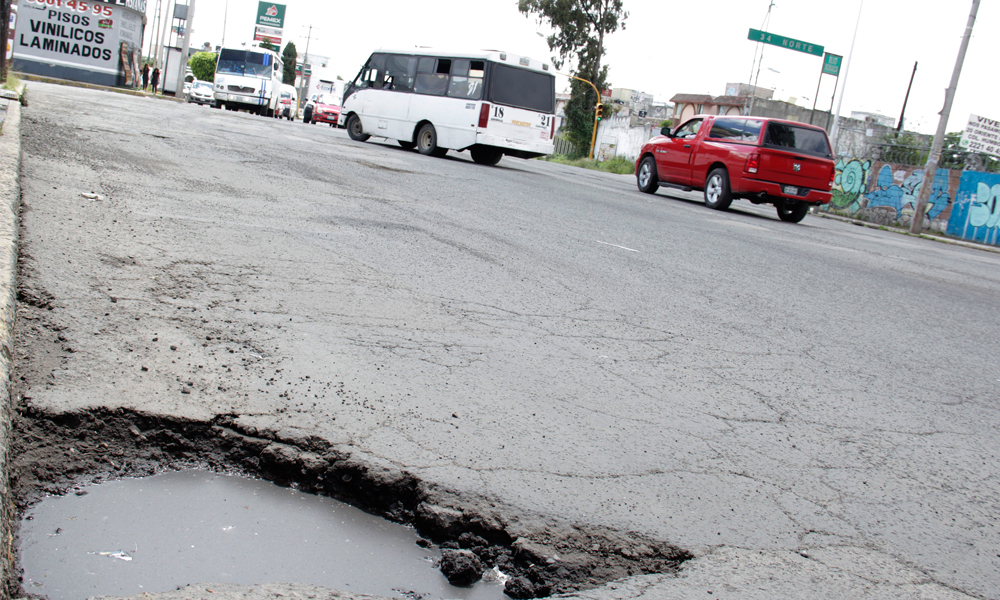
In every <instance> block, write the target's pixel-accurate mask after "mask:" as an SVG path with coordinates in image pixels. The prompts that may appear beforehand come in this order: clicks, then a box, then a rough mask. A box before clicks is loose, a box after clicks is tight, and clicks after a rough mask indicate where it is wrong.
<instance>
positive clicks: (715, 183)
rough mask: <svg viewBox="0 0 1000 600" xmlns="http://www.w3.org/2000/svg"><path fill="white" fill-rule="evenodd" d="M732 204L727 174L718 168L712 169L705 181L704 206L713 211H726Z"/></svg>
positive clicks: (731, 193)
mask: <svg viewBox="0 0 1000 600" xmlns="http://www.w3.org/2000/svg"><path fill="white" fill-rule="evenodd" d="M732 203H733V192H732V190H731V189H730V188H729V173H727V172H726V170H725V169H723V168H721V167H719V168H716V169H712V171H711V172H710V173H709V174H708V178H706V179H705V206H707V207H709V208H714V209H715V210H726V209H727V208H729V205H730V204H732Z"/></svg>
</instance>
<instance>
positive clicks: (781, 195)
mask: <svg viewBox="0 0 1000 600" xmlns="http://www.w3.org/2000/svg"><path fill="white" fill-rule="evenodd" d="M660 133H661V135H660V136H658V137H655V138H653V139H651V140H650V141H649V142H647V143H646V145H644V146H643V147H642V150H641V151H640V152H639V158H638V160H636V163H635V175H636V182H637V183H638V186H639V189H640V190H641V191H643V192H646V193H648V194H652V193H654V192H656V190H657V189H658V188H659V187H660V186H665V187H675V188H681V189H684V190H703V191H704V193H705V204H706V205H707V206H708V207H709V208H714V209H716V210H726V209H728V208H729V206H730V204H732V202H733V200H735V199H737V198H745V199H747V200H749V201H751V202H753V203H754V204H773V205H774V206H775V208H776V209H777V210H778V217H779V218H780V219H781V220H782V221H788V222H791V223H798V222H799V221H801V220H802V219H803V218H805V216H806V213H808V212H809V209H810V208H811V207H813V206H818V205H821V204H829V202H830V199H831V197H832V195H831V193H830V189H831V188H832V187H833V178H834V161H833V150H832V149H831V147H830V140H829V138H828V137H827V135H826V131H825V130H823V129H822V128H819V127H814V126H812V125H807V124H804V123H798V122H796V121H786V120H783V119H769V118H762V117H740V116H731V117H729V116H714V115H697V116H695V117H693V118H691V119H690V120H688V121H686V122H685V123H683V124H682V125H681V126H680V127H678V128H677V129H675V130H673V131H671V130H670V129H669V128H667V127H664V128H663V129H662V130H661V131H660Z"/></svg>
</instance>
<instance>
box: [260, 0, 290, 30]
mask: <svg viewBox="0 0 1000 600" xmlns="http://www.w3.org/2000/svg"><path fill="white" fill-rule="evenodd" d="M257 24H258V25H263V26H264V27H274V28H275V29H282V28H284V25H285V5H284V4H275V3H273V2H258V3H257Z"/></svg>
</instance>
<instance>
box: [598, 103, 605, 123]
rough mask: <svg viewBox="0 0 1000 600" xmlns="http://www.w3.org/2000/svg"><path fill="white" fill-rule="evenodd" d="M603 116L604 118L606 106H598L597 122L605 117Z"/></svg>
mask: <svg viewBox="0 0 1000 600" xmlns="http://www.w3.org/2000/svg"><path fill="white" fill-rule="evenodd" d="M603 116H604V105H603V104H598V105H597V120H598V121H600V120H601V117H603Z"/></svg>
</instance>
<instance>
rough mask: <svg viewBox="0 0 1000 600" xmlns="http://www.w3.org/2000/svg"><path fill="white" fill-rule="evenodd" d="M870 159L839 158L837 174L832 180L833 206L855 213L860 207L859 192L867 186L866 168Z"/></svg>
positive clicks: (869, 165)
mask: <svg viewBox="0 0 1000 600" xmlns="http://www.w3.org/2000/svg"><path fill="white" fill-rule="evenodd" d="M871 165H872V161H870V160H866V161H861V160H858V159H856V158H855V159H851V160H844V159H840V162H838V163H837V166H836V169H837V175H836V177H835V178H834V180H833V189H832V190H831V191H832V192H833V199H832V200H831V201H830V203H831V204H833V206H835V207H836V208H839V209H841V210H847V211H850V212H852V213H855V212H857V211H858V209H859V208H860V205H859V200H860V199H861V194H862V193H863V192H864V191H865V190H866V189H867V188H868V169H869V168H870V167H871Z"/></svg>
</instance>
